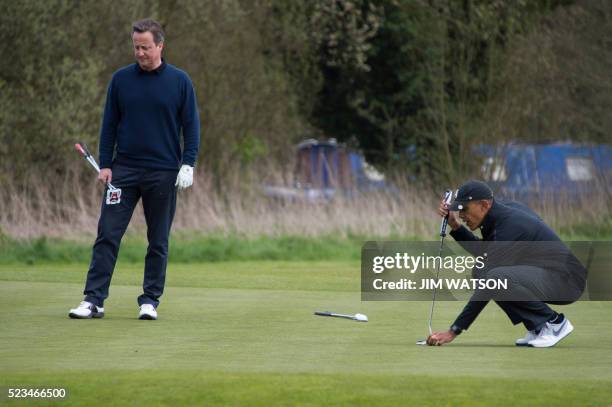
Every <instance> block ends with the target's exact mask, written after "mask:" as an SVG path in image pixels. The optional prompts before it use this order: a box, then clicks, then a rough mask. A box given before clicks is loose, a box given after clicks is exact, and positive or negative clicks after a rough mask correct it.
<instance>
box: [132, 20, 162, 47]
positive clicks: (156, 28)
mask: <svg viewBox="0 0 612 407" xmlns="http://www.w3.org/2000/svg"><path fill="white" fill-rule="evenodd" d="M147 31H148V32H150V33H151V34H153V41H154V42H155V44H156V45H158V44H159V43H160V42H164V30H163V29H162V26H161V24H160V23H158V22H157V21H155V20H151V19H148V18H147V19H144V20H138V21H136V22H135V23H134V24H132V34H134V33H146V32H147Z"/></svg>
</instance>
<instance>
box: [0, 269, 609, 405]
mask: <svg viewBox="0 0 612 407" xmlns="http://www.w3.org/2000/svg"><path fill="white" fill-rule="evenodd" d="M85 269H86V264H81V265H66V266H60V265H51V266H45V265H42V266H23V265H21V266H2V267H0V326H1V327H2V329H1V330H0V387H2V386H20V387H23V386H39V387H49V386H63V387H66V388H67V389H68V391H69V394H70V395H69V398H68V400H66V401H58V402H57V404H58V405H87V406H92V405H105V406H106V405H121V404H123V405H147V406H149V405H153V406H155V405H174V406H178V405H196V404H199V405H261V406H269V405H346V406H354V405H419V406H430V405H431V406H434V405H435V406H440V405H442V406H451V405H452V406H455V405H459V406H462V405H465V406H490V405H499V406H503V405H515V406H523V405H524V406H534V405H536V406H537V405H542V406H544V405H546V406H550V405H555V406H564V405H581V406H583V405H592V406H599V405H609V404H610V403H609V400H610V398H611V397H612V330H610V325H609V323H608V322H607V321H609V320H610V319H609V318H610V317H609V316H610V313H611V311H612V304H610V303H603V302H601V303H597V302H583V303H577V304H573V305H570V306H566V307H562V308H561V309H562V310H563V312H565V313H566V315H567V316H568V317H569V318H570V319H571V321H572V322H573V323H574V325H575V326H576V331H575V332H574V333H572V335H570V336H569V337H568V338H567V339H565V340H564V341H563V342H561V343H560V344H559V346H557V347H555V348H552V349H522V348H516V347H514V346H513V342H514V339H515V338H517V337H519V336H522V335H523V334H524V332H523V331H522V328H521V327H513V326H512V325H511V324H510V323H509V322H508V320H507V318H506V317H505V315H504V314H503V313H502V312H501V311H500V310H499V309H498V308H497V307H496V306H495V305H493V304H491V305H489V306H488V307H487V308H486V309H485V311H484V312H483V313H482V314H481V316H480V317H479V319H478V320H477V321H476V323H475V324H474V326H473V328H472V329H470V332H467V333H465V334H464V335H462V336H460V337H459V338H458V339H457V340H456V341H455V342H454V343H452V344H450V345H449V346H445V347H435V348H431V347H419V346H415V344H414V342H415V340H417V339H420V338H422V337H423V336H424V335H425V333H426V331H427V316H428V312H429V303H428V302H361V301H360V294H359V263H358V262H233V263H225V262H219V263H208V264H204V263H203V264H171V265H170V267H169V270H168V280H167V288H166V293H165V295H164V297H163V298H162V303H161V305H160V307H159V313H160V319H159V320H158V321H138V320H137V319H136V314H137V306H136V297H137V296H138V295H139V294H140V288H139V285H140V284H141V279H142V265H139V264H130V263H128V262H122V263H120V264H119V265H118V267H117V270H116V272H115V275H114V277H113V285H112V286H111V296H110V298H109V299H108V300H107V302H106V304H105V307H106V312H107V315H106V317H105V318H104V319H102V320H85V321H75V320H70V319H69V318H67V316H66V314H67V310H68V308H70V307H72V306H74V305H76V303H77V302H78V301H79V300H80V298H81V292H82V288H83V281H84V278H85ZM462 306H463V304H462V303H458V302H444V303H439V304H438V305H437V306H436V312H435V320H434V325H435V326H436V327H438V328H439V329H442V328H445V327H447V326H448V324H449V322H451V321H452V319H453V318H454V317H455V316H456V314H457V313H458V312H459V311H460V309H461V308H462ZM315 310H333V311H338V312H351V313H353V312H362V313H366V314H367V315H368V316H369V318H370V322H368V323H357V322H352V321H346V320H337V319H330V318H320V317H315V316H313V315H312V313H313V311H315ZM11 403H12V404H15V405H19V404H24V403H23V402H21V403H20V402H10V403H9V404H11ZM29 404H36V403H29V402H28V405H29ZM39 404H49V402H40V403H39Z"/></svg>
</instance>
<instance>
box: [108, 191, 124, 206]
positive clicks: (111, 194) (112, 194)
mask: <svg viewBox="0 0 612 407" xmlns="http://www.w3.org/2000/svg"><path fill="white" fill-rule="evenodd" d="M119 202H121V189H119V188H115V189H109V190H108V191H106V204H107V205H116V204H118V203H119Z"/></svg>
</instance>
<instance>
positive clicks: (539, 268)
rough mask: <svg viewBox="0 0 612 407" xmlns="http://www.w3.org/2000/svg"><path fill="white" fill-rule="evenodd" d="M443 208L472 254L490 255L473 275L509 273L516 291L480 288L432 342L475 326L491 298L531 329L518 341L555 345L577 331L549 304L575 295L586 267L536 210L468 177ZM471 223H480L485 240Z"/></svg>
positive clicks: (571, 299)
mask: <svg viewBox="0 0 612 407" xmlns="http://www.w3.org/2000/svg"><path fill="white" fill-rule="evenodd" d="M449 209H450V211H449ZM438 213H439V214H440V216H447V215H448V225H449V226H450V227H451V228H452V232H451V233H450V234H451V236H453V238H454V239H455V240H456V241H458V242H459V243H460V244H461V245H462V246H464V248H466V249H467V250H468V251H470V252H472V254H473V255H480V256H484V257H485V258H486V260H485V268H484V269H483V270H481V271H479V273H480V275H478V276H474V277H478V278H494V279H506V280H507V281H508V282H509V285H510V286H511V291H510V294H509V295H503V294H502V295H501V296H499V295H496V296H491V293H488V292H486V290H481V291H479V290H476V291H475V292H474V294H473V296H472V298H471V299H470V301H469V302H468V304H467V305H466V306H465V308H464V309H463V311H462V312H461V314H459V316H458V317H457V319H456V320H455V322H454V323H453V324H452V326H451V328H450V329H449V330H448V331H446V332H435V333H433V334H432V335H431V336H429V338H427V344H429V345H443V344H445V343H448V342H451V341H452V340H453V339H455V338H456V337H457V335H459V334H461V332H462V331H464V330H466V329H468V328H469V327H470V325H471V324H472V323H473V322H474V320H475V319H476V317H478V315H479V314H480V312H481V311H482V310H483V309H484V307H485V306H486V305H487V303H488V302H489V300H491V299H494V300H495V302H496V303H497V305H499V307H500V308H501V309H502V310H503V311H504V312H505V313H506V314H507V315H508V317H509V318H510V320H511V321H512V323H513V324H514V325H517V324H519V323H522V324H523V325H524V326H525V328H526V329H527V334H526V335H525V337H524V338H521V339H518V340H516V342H515V344H516V345H517V346H532V347H538V348H544V347H551V346H554V345H555V344H556V343H557V342H559V341H560V340H561V339H563V338H565V337H566V336H567V335H569V334H570V333H571V332H572V330H573V329H574V327H573V326H572V324H571V323H570V321H569V320H568V319H567V318H565V316H564V315H563V314H559V313H557V312H556V311H554V310H553V309H551V308H550V307H549V306H548V305H547V304H557V305H565V304H571V303H572V302H574V301H576V300H577V299H578V298H579V297H580V296H581V295H582V292H583V290H584V287H585V283H586V270H585V269H584V267H583V266H582V265H581V264H580V262H579V261H578V260H577V259H576V258H575V257H574V255H573V254H572V253H571V252H570V251H569V249H567V247H566V246H565V245H564V244H563V242H561V240H560V239H559V237H558V236H557V235H556V234H555V232H553V231H552V229H550V227H548V226H547V225H546V224H545V223H544V222H543V221H542V219H540V218H539V217H538V216H537V215H536V214H535V213H534V212H533V211H531V210H530V209H529V208H528V207H526V206H525V205H522V204H519V203H517V202H507V203H502V202H499V201H497V200H495V199H494V198H493V192H492V191H491V188H489V186H488V185H487V184H485V183H484V182H480V181H469V182H467V183H465V184H464V185H462V186H461V188H459V190H458V192H457V197H456V199H455V201H454V202H453V204H452V205H451V207H450V208H448V207H447V205H445V204H444V203H443V202H442V203H441V204H440V207H439V209H438ZM460 221H463V222H464V223H465V225H466V226H467V228H466V227H465V226H463V225H462V224H461V222H460ZM468 228H469V229H471V230H472V231H473V230H476V229H480V231H481V233H482V240H480V239H479V238H477V237H476V236H475V235H474V234H473V233H472V232H471V231H470V230H468ZM478 242H480V243H478ZM516 242H519V243H516ZM520 242H531V243H520ZM535 242H537V243H535ZM542 242H546V243H542ZM473 273H475V271H473ZM504 297H505V298H504Z"/></svg>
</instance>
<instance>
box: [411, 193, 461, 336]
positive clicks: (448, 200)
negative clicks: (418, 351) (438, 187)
mask: <svg viewBox="0 0 612 407" xmlns="http://www.w3.org/2000/svg"><path fill="white" fill-rule="evenodd" d="M452 200H453V192H452V191H451V190H450V189H447V190H446V192H444V203H445V204H446V205H447V206H448V205H450V204H451V202H452ZM447 226H448V215H446V216H445V217H444V219H442V224H441V225H440V237H441V239H440V249H439V250H438V257H440V256H441V255H442V246H443V245H444V238H445V237H446V227H447ZM436 263H437V264H436V282H437V281H438V278H439V276H440V262H436ZM435 304H436V286H434V289H433V298H432V300H431V308H430V309H429V335H431V334H432V333H433V330H432V329H431V320H432V318H433V311H434V305H435ZM416 344H417V345H426V344H427V339H421V340H419V341H417V342H416Z"/></svg>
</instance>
